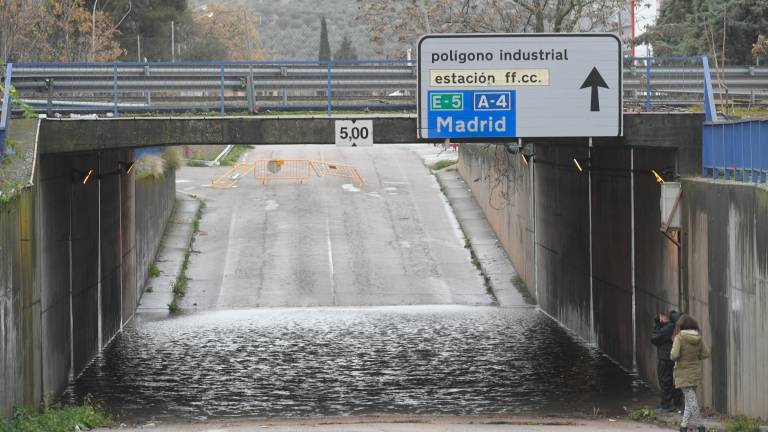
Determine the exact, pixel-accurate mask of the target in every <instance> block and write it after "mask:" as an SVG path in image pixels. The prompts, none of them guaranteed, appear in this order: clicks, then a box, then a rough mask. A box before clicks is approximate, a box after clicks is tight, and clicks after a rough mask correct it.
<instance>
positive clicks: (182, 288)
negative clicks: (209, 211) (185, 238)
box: [168, 200, 205, 314]
mask: <svg viewBox="0 0 768 432" xmlns="http://www.w3.org/2000/svg"><path fill="white" fill-rule="evenodd" d="M203 210H205V201H202V200H200V201H199V203H198V205H197V211H195V217H194V219H193V220H192V235H191V236H189V243H188V244H187V250H186V251H185V252H184V259H183V260H182V262H181V269H180V270H179V275H178V276H176V280H175V281H174V282H173V300H171V302H170V303H169V304H168V312H170V313H172V314H177V313H179V312H181V305H180V304H179V301H180V300H181V299H182V298H184V296H185V295H187V282H188V281H189V278H188V277H187V270H188V269H189V258H190V256H191V255H192V247H193V246H194V244H195V237H197V234H198V233H199V232H200V219H202V217H203Z"/></svg>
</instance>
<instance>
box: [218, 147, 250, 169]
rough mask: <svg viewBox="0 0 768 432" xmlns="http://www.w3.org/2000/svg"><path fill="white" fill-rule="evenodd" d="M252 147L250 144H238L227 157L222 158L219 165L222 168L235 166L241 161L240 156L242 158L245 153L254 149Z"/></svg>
mask: <svg viewBox="0 0 768 432" xmlns="http://www.w3.org/2000/svg"><path fill="white" fill-rule="evenodd" d="M252 148H253V146H252V145H248V144H237V145H235V146H234V147H232V150H230V151H229V153H227V155H226V156H224V157H223V158H221V160H220V161H219V163H220V164H221V165H222V166H230V165H233V164H235V163H236V162H237V161H238V160H240V156H242V155H243V154H244V153H246V152H247V151H248V150H250V149H252Z"/></svg>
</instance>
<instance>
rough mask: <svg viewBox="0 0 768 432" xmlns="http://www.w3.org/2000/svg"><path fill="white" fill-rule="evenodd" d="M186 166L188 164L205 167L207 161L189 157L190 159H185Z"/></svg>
mask: <svg viewBox="0 0 768 432" xmlns="http://www.w3.org/2000/svg"><path fill="white" fill-rule="evenodd" d="M187 166H190V167H207V166H208V163H207V162H206V161H201V160H194V159H190V160H188V161H187Z"/></svg>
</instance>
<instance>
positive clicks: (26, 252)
mask: <svg viewBox="0 0 768 432" xmlns="http://www.w3.org/2000/svg"><path fill="white" fill-rule="evenodd" d="M36 192H37V190H36V188H35V187H31V188H27V189H25V190H24V191H23V192H22V193H21V195H20V196H19V197H18V198H16V199H14V200H13V201H10V202H8V203H4V204H0V415H7V414H8V413H9V412H10V409H11V407H12V406H13V404H14V403H16V404H34V403H35V402H36V401H38V400H40V396H41V394H40V388H41V385H40V382H41V377H40V373H39V371H40V361H41V358H40V354H41V353H40V340H41V337H40V290H39V285H37V284H36V281H37V274H36V263H37V253H38V250H37V248H36V246H35V232H34V229H33V227H34V225H35V217H36V215H37V213H36V208H35V195H36Z"/></svg>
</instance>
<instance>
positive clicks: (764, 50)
mask: <svg viewBox="0 0 768 432" xmlns="http://www.w3.org/2000/svg"><path fill="white" fill-rule="evenodd" d="M752 57H754V58H755V59H758V60H759V59H766V58H768V38H766V37H765V36H763V35H760V36H758V37H757V42H755V43H754V44H752Z"/></svg>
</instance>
